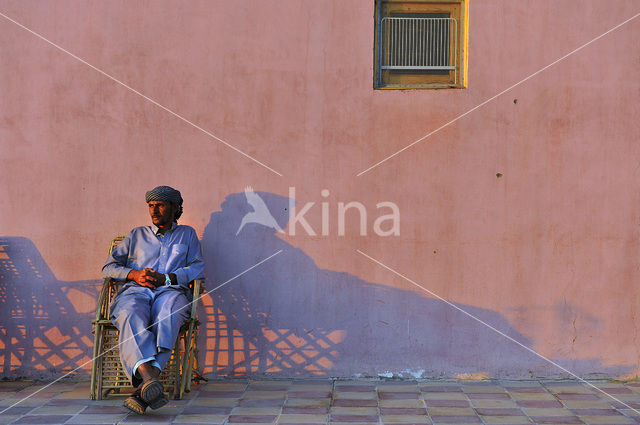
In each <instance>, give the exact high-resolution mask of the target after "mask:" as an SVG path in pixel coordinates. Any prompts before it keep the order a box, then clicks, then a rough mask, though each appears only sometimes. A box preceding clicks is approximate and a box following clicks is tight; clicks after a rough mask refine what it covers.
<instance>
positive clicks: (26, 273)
mask: <svg viewBox="0 0 640 425" xmlns="http://www.w3.org/2000/svg"><path fill="white" fill-rule="evenodd" d="M98 284H99V282H98V281H96V282H92V281H79V282H65V281H60V280H58V279H56V277H55V276H54V274H53V272H52V271H51V269H50V268H49V266H48V265H47V263H46V262H45V261H44V259H43V258H42V256H41V255H40V252H39V251H38V249H37V248H36V246H35V245H34V244H33V242H32V241H30V240H29V239H27V238H24V237H13V236H9V237H6V236H5V237H0V344H2V346H1V347H0V371H1V373H0V376H1V377H2V378H5V379H17V378H21V377H29V378H40V379H48V378H52V377H58V376H61V375H62V374H63V373H66V372H70V371H72V370H73V369H76V368H77V367H78V366H80V365H81V364H83V363H85V362H87V361H89V360H90V359H91V353H92V347H93V338H92V337H91V319H92V318H93V315H94V313H93V311H87V312H79V311H77V309H76V307H75V306H74V302H73V301H75V304H76V305H78V301H80V300H84V299H85V298H92V299H94V300H95V299H96V298H97V292H98V287H97V285H98ZM94 304H95V302H94ZM90 367H91V364H90V363H89V364H88V365H85V366H84V367H83V368H82V369H80V370H78V371H76V374H83V373H84V374H86V373H87V372H86V371H87V370H90Z"/></svg>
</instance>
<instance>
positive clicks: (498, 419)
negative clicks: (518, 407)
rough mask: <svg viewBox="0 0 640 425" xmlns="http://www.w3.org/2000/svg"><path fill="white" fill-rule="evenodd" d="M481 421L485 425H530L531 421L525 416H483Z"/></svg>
mask: <svg viewBox="0 0 640 425" xmlns="http://www.w3.org/2000/svg"><path fill="white" fill-rule="evenodd" d="M482 420H483V422H484V423H487V424H496V425H497V424H509V425H519V424H530V423H532V422H531V419H529V418H528V417H526V416H483V417H482Z"/></svg>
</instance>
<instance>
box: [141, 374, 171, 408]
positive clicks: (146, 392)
mask: <svg viewBox="0 0 640 425" xmlns="http://www.w3.org/2000/svg"><path fill="white" fill-rule="evenodd" d="M139 388H140V398H141V399H142V401H144V402H145V403H147V404H148V405H149V407H150V408H152V409H154V410H155V409H159V408H161V407H162V406H164V405H165V404H167V403H168V402H169V399H167V397H166V396H165V395H164V387H163V386H162V384H161V383H160V381H158V380H157V379H155V378H154V379H149V380H148V381H145V382H143V383H142V385H141V386H140V387H139Z"/></svg>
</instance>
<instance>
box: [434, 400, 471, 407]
mask: <svg viewBox="0 0 640 425" xmlns="http://www.w3.org/2000/svg"><path fill="white" fill-rule="evenodd" d="M424 403H425V404H426V405H427V407H470V406H471V404H470V403H469V401H467V400H425V401H424Z"/></svg>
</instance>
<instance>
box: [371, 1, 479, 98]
mask: <svg viewBox="0 0 640 425" xmlns="http://www.w3.org/2000/svg"><path fill="white" fill-rule="evenodd" d="M467 2H468V0H439V1H433V0H376V31H375V37H374V39H375V66H374V68H375V74H374V87H375V88H378V89H414V88H415V89H417V88H446V87H451V88H462V87H466V83H467V81H466V68H467V57H466V52H467V48H466V45H467V17H468V3H467Z"/></svg>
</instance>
